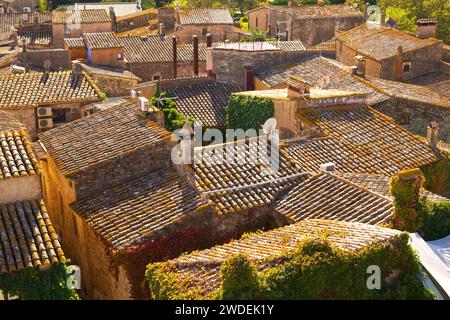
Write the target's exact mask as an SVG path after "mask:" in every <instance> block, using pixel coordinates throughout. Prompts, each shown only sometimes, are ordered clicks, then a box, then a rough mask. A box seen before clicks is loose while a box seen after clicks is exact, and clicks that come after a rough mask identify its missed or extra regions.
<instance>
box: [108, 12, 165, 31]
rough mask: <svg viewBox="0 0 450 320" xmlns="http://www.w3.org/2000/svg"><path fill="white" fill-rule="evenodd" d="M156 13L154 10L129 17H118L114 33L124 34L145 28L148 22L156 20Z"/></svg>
mask: <svg viewBox="0 0 450 320" xmlns="http://www.w3.org/2000/svg"><path fill="white" fill-rule="evenodd" d="M157 19H158V12H157V11H156V10H146V11H145V12H141V13H138V14H134V15H132V16H130V17H127V18H123V17H120V18H118V19H117V21H116V32H124V31H128V30H132V29H135V28H140V27H146V26H148V25H149V21H150V20H157Z"/></svg>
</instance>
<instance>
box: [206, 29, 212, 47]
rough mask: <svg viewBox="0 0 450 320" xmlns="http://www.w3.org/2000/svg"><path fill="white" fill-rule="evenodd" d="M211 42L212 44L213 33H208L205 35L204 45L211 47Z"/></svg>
mask: <svg viewBox="0 0 450 320" xmlns="http://www.w3.org/2000/svg"><path fill="white" fill-rule="evenodd" d="M212 44H213V35H212V33H208V34H207V35H206V47H207V48H211V47H212Z"/></svg>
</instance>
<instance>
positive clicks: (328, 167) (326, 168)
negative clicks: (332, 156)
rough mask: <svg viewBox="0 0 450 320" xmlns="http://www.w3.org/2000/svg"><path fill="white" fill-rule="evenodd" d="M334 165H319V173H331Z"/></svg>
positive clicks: (330, 163) (329, 163)
mask: <svg viewBox="0 0 450 320" xmlns="http://www.w3.org/2000/svg"><path fill="white" fill-rule="evenodd" d="M335 167H336V165H335V164H334V163H333V162H328V163H324V164H321V165H320V171H324V172H333V171H334V169H335Z"/></svg>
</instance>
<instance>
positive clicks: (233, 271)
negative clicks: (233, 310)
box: [220, 254, 259, 300]
mask: <svg viewBox="0 0 450 320" xmlns="http://www.w3.org/2000/svg"><path fill="white" fill-rule="evenodd" d="M220 277H221V279H222V282H221V288H220V297H221V299H223V300H249V299H252V298H253V297H254V296H255V295H256V294H257V291H258V287H259V283H258V273H257V269H256V267H255V266H254V265H253V264H252V263H251V262H250V260H249V259H248V257H247V256H246V255H243V254H238V255H235V256H231V257H230V258H228V260H226V261H225V262H224V264H223V265H222V266H221V268H220Z"/></svg>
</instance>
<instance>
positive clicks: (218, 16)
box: [178, 8, 234, 25]
mask: <svg viewBox="0 0 450 320" xmlns="http://www.w3.org/2000/svg"><path fill="white" fill-rule="evenodd" d="M178 15H179V17H180V24H182V25H190V24H233V23H234V21H233V18H232V17H231V14H230V11H229V10H228V9H212V8H191V9H181V10H179V11H178Z"/></svg>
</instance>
